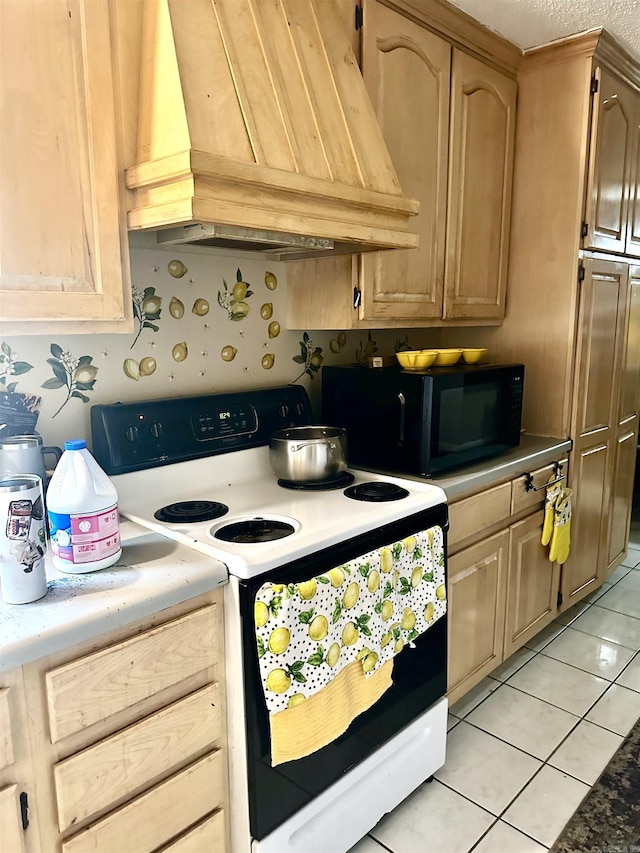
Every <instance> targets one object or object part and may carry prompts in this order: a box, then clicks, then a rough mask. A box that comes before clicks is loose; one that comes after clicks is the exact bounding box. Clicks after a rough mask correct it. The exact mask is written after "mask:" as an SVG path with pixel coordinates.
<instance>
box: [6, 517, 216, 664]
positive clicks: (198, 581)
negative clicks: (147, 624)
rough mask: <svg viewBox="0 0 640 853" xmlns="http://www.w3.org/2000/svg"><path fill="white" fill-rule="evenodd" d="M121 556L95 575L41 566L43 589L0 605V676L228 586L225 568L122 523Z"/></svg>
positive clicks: (201, 555) (209, 558)
mask: <svg viewBox="0 0 640 853" xmlns="http://www.w3.org/2000/svg"><path fill="white" fill-rule="evenodd" d="M120 532H121V536H122V557H121V558H120V560H119V561H118V562H117V563H116V564H115V565H114V566H112V567H111V568H108V569H102V570H100V571H97V572H88V573H86V574H80V575H71V574H61V573H60V572H58V571H56V569H54V568H53V566H51V565H50V564H49V563H47V578H48V581H49V590H48V592H47V594H46V595H45V596H44V597H43V598H41V599H40V600H39V601H34V602H31V603H30V604H5V603H4V602H2V601H0V671H2V670H8V669H13V668H14V667H16V666H21V665H22V664H24V663H28V662H29V661H33V660H37V658H40V657H42V656H43V655H48V654H51V653H53V652H57V651H60V650H62V649H64V648H68V647H69V646H72V645H75V644H76V643H80V642H82V641H83V640H88V639H90V638H91V637H96V636H98V635H99V634H102V633H104V632H106V631H111V630H114V629H115V628H119V627H121V626H123V625H127V624H129V623H131V622H135V621H136V620H138V619H143V618H145V617H146V616H151V615H153V614H154V613H157V612H158V611H159V610H162V609H164V608H165V607H171V606H172V605H174V604H179V603H180V602H182V601H186V600H188V599H189V598H194V597H195V596H197V595H201V594H202V593H205V592H209V591H211V590H212V589H215V587H217V586H219V585H220V584H224V583H226V582H227V577H228V576H227V570H226V567H225V566H224V565H223V564H222V563H219V562H217V561H216V560H214V559H212V558H211V557H206V556H205V555H204V554H200V553H199V552H197V551H192V550H191V549H189V548H186V547H185V546H184V545H179V544H178V543H177V542H173V541H171V540H170V539H165V538H164V537H162V536H159V535H158V534H156V533H150V532H149V531H147V530H144V529H143V528H142V527H139V526H138V525H137V524H133V523H132V522H130V521H122V523H121V527H120Z"/></svg>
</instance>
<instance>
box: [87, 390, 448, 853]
mask: <svg viewBox="0 0 640 853" xmlns="http://www.w3.org/2000/svg"><path fill="white" fill-rule="evenodd" d="M91 418H92V432H93V452H94V455H95V456H96V458H97V460H98V462H99V463H100V464H101V465H102V467H103V468H104V469H105V470H106V471H107V473H108V474H109V475H110V476H111V478H112V480H113V482H114V484H115V486H116V488H117V490H118V505H119V510H120V512H121V514H122V515H124V516H125V517H127V518H129V519H131V520H132V521H135V522H137V523H139V524H141V525H142V526H144V527H147V528H150V529H152V530H155V531H157V532H159V533H161V534H162V535H164V536H167V537H168V538H171V539H175V540H177V541H179V542H181V543H183V544H185V545H187V546H189V547H191V548H193V549H194V550H196V551H199V552H202V553H204V554H207V555H209V556H210V557H211V558H212V560H215V561H216V563H217V564H218V565H224V566H226V568H227V570H228V572H229V577H230V583H229V584H228V586H227V587H226V588H225V639H226V647H227V654H226V669H227V673H234V672H235V673H242V678H237V679H231V678H228V680H227V697H228V706H229V713H228V727H229V740H230V744H231V751H230V752H231V756H232V758H233V760H232V762H231V765H230V780H231V796H232V809H231V813H232V814H231V816H232V839H233V849H234V851H235V850H236V849H237V850H249V849H250V847H251V846H253V849H255V850H259V851H262V853H265V852H266V853H269V851H274V853H284V851H298V853H312V851H319V852H320V851H326V853H337V851H339V850H341V849H344V850H348V849H349V847H351V846H352V845H353V844H354V843H355V842H356V841H357V840H358V839H359V838H360V837H361V836H362V835H364V834H365V833H366V832H367V831H368V830H369V829H370V828H371V827H372V826H373V825H375V823H376V822H377V821H378V820H379V819H380V817H382V815H383V814H384V813H385V812H387V811H390V810H391V809H392V808H394V806H395V805H397V803H399V802H400V801H401V800H402V799H403V798H404V797H406V796H407V795H408V794H409V793H410V792H411V791H412V790H414V789H415V787H417V786H418V785H419V784H420V783H421V782H422V781H424V779H425V778H427V777H428V776H430V775H432V774H433V773H434V772H435V770H436V769H438V767H440V766H441V765H442V764H443V763H444V754H445V742H446V709H447V706H446V699H444V698H443V696H444V693H445V691H446V619H441V620H440V621H439V622H437V623H436V624H435V625H434V626H433V627H432V628H431V629H429V630H428V631H426V632H425V634H424V635H422V636H421V637H419V638H418V640H417V641H416V643H415V644H412V645H414V646H415V647H414V648H407V649H406V650H404V651H403V652H401V653H400V654H399V655H398V656H397V657H396V658H395V659H394V677H393V680H394V684H393V687H392V688H390V689H389V690H388V691H387V693H385V694H384V696H383V697H382V698H381V699H380V700H379V701H378V702H377V703H376V704H375V705H374V706H372V708H370V709H369V711H367V712H365V713H364V714H362V715H361V716H360V717H358V718H356V720H354V722H353V723H352V725H351V727H350V728H349V729H348V730H347V732H346V733H345V734H344V735H343V736H341V737H340V738H339V739H338V740H337V741H335V742H333V743H331V744H329V745H328V746H326V747H324V748H323V749H321V750H319V751H318V752H316V753H313V754H312V755H311V756H308V757H307V758H303V759H298V760H297V761H292V762H288V763H287V764H284V765H280V766H279V767H278V768H277V770H276V769H275V768H272V767H271V766H270V761H269V726H268V715H267V712H266V707H265V704H264V696H263V694H262V689H261V685H260V683H259V674H258V672H257V656H256V649H255V636H254V630H255V629H254V622H253V618H254V601H255V595H256V592H257V590H258V589H259V587H260V586H261V585H262V583H264V582H265V580H268V581H272V582H277V583H281V582H284V583H296V582H299V581H301V580H304V579H307V578H309V577H312V576H314V574H317V573H321V572H324V571H326V570H328V569H329V568H331V567H334V566H338V565H341V564H342V563H344V562H346V561H347V560H350V559H354V558H356V557H358V556H359V555H362V554H365V553H367V552H369V551H370V550H371V549H373V548H379V547H381V546H383V545H386V544H390V543H393V542H395V541H397V540H399V539H402V538H404V537H407V536H409V535H411V534H413V533H415V532H417V531H420V530H426V529H427V528H428V527H430V526H433V525H439V526H441V527H442V528H443V530H445V531H446V527H447V509H446V497H445V495H444V492H443V491H442V490H441V489H439V488H438V487H435V486H431V485H429V484H428V483H426V482H425V483H422V482H419V481H415V480H404V479H402V478H398V477H393V476H388V475H386V474H384V475H383V474H379V473H376V472H370V471H359V470H348V471H347V472H346V473H345V474H344V475H341V477H340V478H338V479H337V481H335V482H331V483H328V484H323V486H322V487H321V488H319V487H318V486H317V485H316V484H314V485H312V486H311V487H309V488H299V487H295V488H292V487H291V485H292V484H283V483H282V481H278V479H277V477H276V476H275V474H274V473H273V471H272V469H271V465H270V463H269V448H268V441H269V436H270V435H271V434H272V433H273V432H275V431H276V430H278V429H283V428H285V427H291V426H300V425H308V424H310V423H311V408H310V404H309V400H308V397H307V395H306V392H305V391H304V389H302V388H300V387H297V386H287V387H285V388H273V389H262V390H257V391H251V392H239V393H229V394H210V395H202V396H199V397H186V398H171V399H165V400H155V401H142V402H135V403H124V404H121V403H116V404H112V405H108V406H94V407H93V408H92V412H91ZM363 428H365V429H366V428H367V427H366V426H363ZM372 428H375V427H372ZM347 453H348V448H347ZM296 486H298V484H296ZM325 486H328V488H325ZM347 815H348V816H349V817H348V820H347V819H346V816H347ZM354 815H355V816H356V817H354Z"/></svg>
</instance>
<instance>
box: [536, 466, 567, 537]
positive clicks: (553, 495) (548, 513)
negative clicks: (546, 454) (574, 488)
mask: <svg viewBox="0 0 640 853" xmlns="http://www.w3.org/2000/svg"><path fill="white" fill-rule="evenodd" d="M555 479H556V474H552V475H551V476H550V477H549V483H553V481H554V480H555ZM561 492H562V483H561V482H556V483H553V485H550V486H547V491H546V498H545V502H544V523H543V525H542V538H541V540H540V541H541V542H542V544H543V545H548V544H549V542H550V541H551V534H552V532H553V520H554V517H555V508H556V501H557V500H558V498H559V497H560V493H561Z"/></svg>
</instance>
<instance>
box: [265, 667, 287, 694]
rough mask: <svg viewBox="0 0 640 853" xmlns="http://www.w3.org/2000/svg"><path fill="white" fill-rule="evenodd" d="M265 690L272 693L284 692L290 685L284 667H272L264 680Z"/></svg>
mask: <svg viewBox="0 0 640 853" xmlns="http://www.w3.org/2000/svg"><path fill="white" fill-rule="evenodd" d="M265 685H266V688H267V690H270V691H271V692H272V693H286V692H287V690H288V689H289V688H290V687H291V679H290V678H289V676H288V675H287V673H286V672H285V671H284V669H280V668H278V669H272V670H271V672H270V673H269V675H267V679H266V681H265Z"/></svg>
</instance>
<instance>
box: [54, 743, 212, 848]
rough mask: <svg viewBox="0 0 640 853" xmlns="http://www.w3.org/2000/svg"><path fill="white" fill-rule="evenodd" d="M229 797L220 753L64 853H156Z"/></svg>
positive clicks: (86, 832) (70, 842)
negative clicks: (128, 852) (143, 852)
mask: <svg viewBox="0 0 640 853" xmlns="http://www.w3.org/2000/svg"><path fill="white" fill-rule="evenodd" d="M225 793H226V792H225V773H224V754H223V753H222V751H221V750H219V749H218V750H216V751H215V752H212V753H210V754H209V755H206V756H205V757H204V758H201V759H200V760H199V761H196V762H194V763H193V764H191V765H190V766H189V767H187V768H186V769H185V770H181V771H180V772H179V773H176V774H175V776H172V777H171V778H170V779H167V780H166V781H164V782H162V783H160V784H159V785H156V787H155V788H152V789H151V790H150V791H148V792H147V793H146V794H143V795H142V796H141V797H137V798H136V799H135V800H133V801H132V802H130V803H127V805H126V806H123V807H122V808H120V809H117V810H116V811H114V812H112V813H111V814H110V815H108V816H107V817H106V818H104V819H103V820H100V821H98V822H97V823H94V824H93V825H92V826H90V827H89V828H88V829H86V830H84V831H83V832H80V833H78V835H75V836H74V837H73V838H70V839H68V840H67V841H65V842H63V844H62V853H115V851H125V850H156V849H157V848H158V847H160V846H162V845H163V844H166V843H167V841H168V840H169V839H171V838H175V837H176V836H178V835H180V834H181V833H183V832H185V831H186V830H187V829H188V828H189V827H190V826H193V824H195V823H197V822H198V821H200V820H202V818H203V817H204V816H205V815H207V814H209V813H210V812H211V810H212V809H213V808H215V807H216V806H218V805H220V804H221V803H223V802H224V801H225V800H226V796H225ZM222 837H223V838H224V820H222ZM202 849H207V850H211V851H213V850H214V849H215V848H211V847H206V848H205V847H203V848H202Z"/></svg>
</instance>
